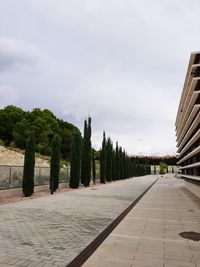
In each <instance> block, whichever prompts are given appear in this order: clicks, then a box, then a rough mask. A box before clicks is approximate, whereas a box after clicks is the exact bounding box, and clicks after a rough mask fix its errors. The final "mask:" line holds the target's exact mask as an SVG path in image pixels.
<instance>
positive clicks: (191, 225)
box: [83, 175, 200, 267]
mask: <svg viewBox="0 0 200 267" xmlns="http://www.w3.org/2000/svg"><path fill="white" fill-rule="evenodd" d="M185 231H194V232H200V199H199V198H197V197H196V196H194V195H193V194H192V193H191V192H189V191H188V190H187V189H186V188H185V186H184V181H183V180H180V179H177V178H175V177H174V176H172V175H165V176H164V177H163V178H160V179H159V180H158V181H157V182H156V183H155V184H154V185H153V187H152V188H151V189H150V190H149V191H148V192H147V194H146V195H145V196H144V197H143V198H142V199H141V200H140V201H139V202H138V204H137V205H136V206H135V207H134V208H133V209H132V210H131V211H130V213H129V214H128V215H127V216H126V217H125V218H124V219H123V221H122V222H121V223H120V224H119V225H118V226H117V227H116V228H115V230H114V231H113V232H112V233H111V234H110V235H109V236H108V237H107V238H106V239H105V241H104V242H103V243H102V244H101V245H100V247H99V248H98V249H97V250H96V251H95V252H94V253H93V255H92V256H91V257H90V258H89V259H88V260H87V261H86V262H85V264H84V265H83V266H84V267H110V266H121V267H122V266H124V267H151V266H152V267H179V266H180V267H199V266H200V241H192V240H188V239H184V238H182V237H181V236H180V235H179V233H181V232H185Z"/></svg>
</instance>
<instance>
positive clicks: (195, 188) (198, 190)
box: [185, 181, 200, 198]
mask: <svg viewBox="0 0 200 267" xmlns="http://www.w3.org/2000/svg"><path fill="white" fill-rule="evenodd" d="M185 187H186V188H187V189H188V190H189V191H190V192H192V193H193V194H194V195H196V196H197V197H199V198H200V185H199V184H194V183H191V182H187V181H185Z"/></svg>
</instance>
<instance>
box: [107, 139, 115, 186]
mask: <svg viewBox="0 0 200 267" xmlns="http://www.w3.org/2000/svg"><path fill="white" fill-rule="evenodd" d="M112 151H113V145H112V142H111V139H110V137H108V139H107V141H106V180H107V181H108V182H111V181H112Z"/></svg>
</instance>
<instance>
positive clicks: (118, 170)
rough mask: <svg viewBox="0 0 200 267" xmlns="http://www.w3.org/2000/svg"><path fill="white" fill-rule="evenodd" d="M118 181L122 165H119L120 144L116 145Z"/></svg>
mask: <svg viewBox="0 0 200 267" xmlns="http://www.w3.org/2000/svg"><path fill="white" fill-rule="evenodd" d="M115 154H116V162H115V164H116V180H119V179H120V163H119V147H118V142H117V143H116V153H115Z"/></svg>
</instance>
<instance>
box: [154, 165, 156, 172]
mask: <svg viewBox="0 0 200 267" xmlns="http://www.w3.org/2000/svg"><path fill="white" fill-rule="evenodd" d="M154 174H156V165H154Z"/></svg>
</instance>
